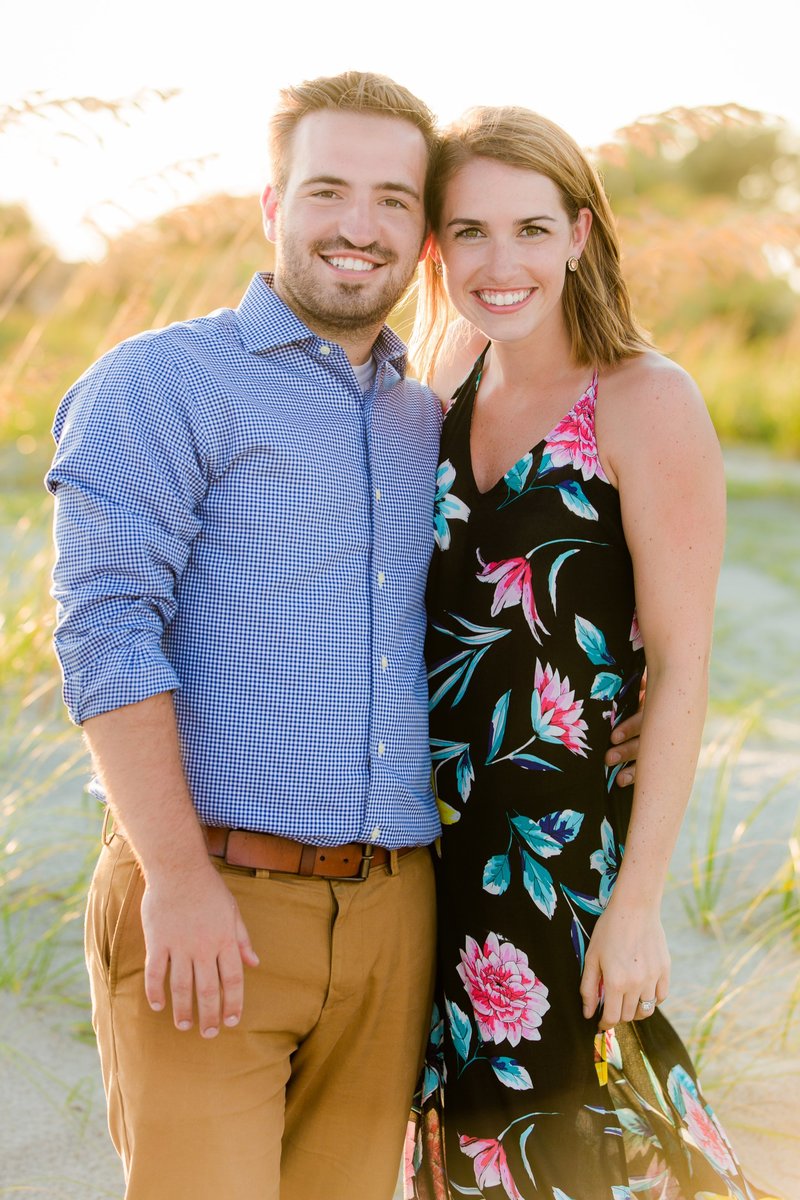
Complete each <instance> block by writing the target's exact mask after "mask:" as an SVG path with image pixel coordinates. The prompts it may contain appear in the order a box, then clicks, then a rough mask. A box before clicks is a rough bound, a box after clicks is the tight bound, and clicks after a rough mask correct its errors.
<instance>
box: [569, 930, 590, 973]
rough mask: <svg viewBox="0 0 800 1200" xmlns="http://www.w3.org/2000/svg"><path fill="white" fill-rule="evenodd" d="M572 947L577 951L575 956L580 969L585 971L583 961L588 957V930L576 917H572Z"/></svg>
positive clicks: (570, 932)
mask: <svg viewBox="0 0 800 1200" xmlns="http://www.w3.org/2000/svg"><path fill="white" fill-rule="evenodd" d="M569 936H570V941H571V942H572V949H573V950H574V951H575V957H576V958H577V960H578V964H579V967H580V970H581V971H583V963H584V960H585V958H586V930H585V929H584V928H583V926H582V925H581V923H580V922H579V921H578V920H577V918H576V917H573V918H572V926H571V928H570V931H569Z"/></svg>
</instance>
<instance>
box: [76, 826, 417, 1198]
mask: <svg viewBox="0 0 800 1200" xmlns="http://www.w3.org/2000/svg"><path fill="white" fill-rule="evenodd" d="M215 861H216V860H215ZM219 869H220V870H221V872H222V873H223V875H224V877H225V882H226V884H227V885H228V887H229V888H230V890H231V892H232V893H233V895H234V896H235V898H236V901H237V903H238V905H239V908H240V910H241V913H242V917H243V918H244V922H245V924H246V926H247V929H248V931H249V933H250V937H251V939H252V942H253V946H254V948H255V950H256V953H257V954H258V956H259V958H260V960H261V966H260V967H258V968H256V969H255V970H250V969H248V970H246V974H245V1002H244V1012H243V1015H242V1020H241V1023H240V1024H239V1026H237V1027H236V1028H235V1029H224V1028H223V1029H221V1030H220V1033H219V1036H218V1037H216V1038H214V1039H211V1040H204V1039H203V1038H201V1037H200V1035H199V1033H198V1032H197V1028H196V1027H195V1028H194V1029H192V1030H191V1031H189V1032H186V1033H180V1032H178V1031H177V1030H176V1029H175V1027H174V1025H173V1024H172V1014H171V1012H170V1011H169V1010H167V1011H165V1012H161V1013H154V1012H152V1011H151V1009H150V1008H149V1006H148V1005H147V1002H146V999H145V994H144V983H143V968H144V938H143V934H142V927H141V920H140V906H141V898H142V890H143V883H142V877H141V873H140V871H139V868H138V866H137V864H136V862H135V860H134V858H133V855H132V853H131V851H130V848H129V847H128V846H127V844H126V843H125V841H124V840H123V839H122V838H121V837H120V836H118V835H117V836H115V837H114V838H112V840H111V843H110V845H108V846H106V847H104V848H103V850H102V853H101V856H100V861H99V863H98V865H97V869H96V871H95V874H94V878H93V880H92V886H91V889H90V893H89V905H88V913H87V923H86V956H87V963H88V966H89V974H90V978H91V986H92V1007H93V1020H94V1026H95V1031H96V1033H97V1039H98V1045H99V1048H100V1058H101V1063H102V1069H103V1079H104V1083H105V1089H106V1096H107V1098H108V1114H109V1128H110V1130H111V1136H112V1138H113V1141H114V1144H115V1146H116V1148H117V1151H118V1152H119V1154H120V1156H121V1158H122V1160H123V1164H124V1167H125V1176H126V1180H127V1190H126V1193H125V1195H126V1200H277V1198H278V1197H279V1196H280V1197H281V1200H390V1198H391V1196H392V1194H393V1191H394V1187H395V1183H396V1180H397V1174H398V1169H399V1164H400V1158H401V1152H402V1143H403V1136H404V1132H405V1126H406V1120H407V1117H408V1112H409V1101H410V1098H411V1094H412V1091H413V1089H414V1084H415V1082H416V1077H417V1072H418V1069H419V1066H420V1062H421V1058H422V1053H423V1048H424V1042H425V1037H426V1033H427V1022H428V1017H429V1013H430V1004H431V994H432V977H433V950H434V938H435V919H434V894H433V880H432V864H431V860H430V854H429V852H428V851H427V850H424V849H423V850H419V851H417V852H415V853H412V854H408V855H405V856H404V857H403V858H401V859H400V860H399V863H398V864H397V870H396V873H394V874H392V873H391V871H390V869H389V868H386V867H384V868H381V869H379V870H373V872H372V873H371V875H370V877H369V879H367V880H366V881H365V882H364V883H345V882H341V883H340V882H330V881H326V880H320V879H301V878H299V877H296V876H289V875H277V874H273V875H271V876H270V877H268V878H257V877H255V876H254V875H253V874H252V873H250V872H248V871H243V870H240V869H238V868H232V867H227V866H225V865H224V864H219Z"/></svg>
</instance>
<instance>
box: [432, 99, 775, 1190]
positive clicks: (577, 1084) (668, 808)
mask: <svg viewBox="0 0 800 1200" xmlns="http://www.w3.org/2000/svg"><path fill="white" fill-rule="evenodd" d="M430 212H431V216H432V225H433V230H434V237H435V240H434V246H433V252H432V258H431V260H430V261H429V262H427V263H426V266H425V274H424V282H423V294H422V298H421V304H420V310H419V325H418V330H419V336H417V337H416V338H415V348H416V352H417V359H418V361H419V362H420V363H421V364H422V367H423V371H424V373H425V374H426V376H427V377H428V378H429V379H430V380H431V381H432V385H433V386H434V388H435V389H436V390H437V391H439V393H440V395H442V396H443V397H447V396H450V395H451V394H452V391H453V388H454V387H455V385H456V384H458V383H459V381H460V380H462V379H464V373H465V371H464V368H465V360H466V362H467V363H469V362H471V361H472V359H473V357H474V353H475V351H476V349H477V350H478V351H479V354H478V357H477V360H476V361H474V365H473V366H472V367H471V370H470V369H469V368H467V369H468V374H467V378H466V379H465V380H464V382H463V383H461V384H460V386H458V387H457V390H456V392H455V395H454V397H453V400H452V404H451V406H450V409H449V413H448V416H447V419H446V421H445V426H444V434H443V442H442V452H441V465H440V468H439V476H438V491H437V509H436V537H437V543H438V550H437V552H436V554H435V558H434V563H433V566H432V571H431V576H430V585H429V611H430V633H429V640H428V647H427V654H428V662H429V669H430V681H431V735H432V748H433V759H434V767H435V777H436V785H437V795H438V797H439V799H440V805H441V809H442V815H443V820H444V822H445V825H446V828H445V833H444V837H443V845H442V856H441V864H440V873H439V903H440V929H441V934H440V961H439V967H440V979H439V991H440V995H439V1001H438V1004H437V1010H436V1012H435V1014H434V1027H433V1032H432V1038H431V1047H432V1051H433V1053H432V1056H431V1059H430V1061H429V1063H428V1066H427V1069H426V1075H425V1087H424V1094H425V1105H424V1113H423V1120H422V1122H421V1137H420V1139H419V1143H418V1148H417V1161H418V1164H419V1162H420V1156H421V1167H420V1169H419V1171H418V1175H417V1188H418V1194H419V1195H422V1196H456V1195H458V1196H460V1195H472V1196H483V1195H485V1196H487V1197H502V1196H503V1195H506V1196H508V1197H510V1198H511V1200H519V1198H521V1197H524V1198H525V1200H527V1198H528V1197H547V1198H548V1200H624V1198H632V1197H633V1196H636V1197H642V1198H644V1200H701V1198H702V1200H711V1198H712V1197H736V1198H737V1200H750V1198H752V1197H754V1196H756V1195H760V1193H757V1192H755V1191H754V1190H753V1188H752V1186H751V1185H749V1184H748V1183H747V1181H746V1180H745V1179H744V1177H743V1176H742V1174H741V1171H740V1169H739V1166H738V1164H737V1162H736V1160H735V1158H734V1156H733V1153H732V1151H731V1149H730V1147H729V1145H728V1143H727V1141H726V1139H725V1136H724V1134H723V1133H722V1130H721V1129H720V1127H719V1125H718V1124H717V1122H716V1120H715V1118H714V1116H713V1114H712V1113H711V1111H710V1109H709V1108H708V1107H707V1106H706V1104H705V1101H704V1099H703V1097H702V1095H701V1093H700V1092H699V1090H698V1086H697V1082H696V1079H695V1076H694V1073H693V1071H692V1067H691V1063H690V1062H689V1060H688V1057H687V1054H686V1051H685V1050H684V1048H683V1046H682V1045H681V1043H680V1041H679V1039H678V1038H677V1036H676V1034H675V1033H674V1032H673V1030H672V1029H671V1027H670V1026H669V1024H668V1023H667V1021H666V1020H665V1018H664V1017H663V1016H662V1015H661V1013H660V1012H659V1011H658V1008H657V1005H658V1004H660V1003H661V1002H662V1001H663V1000H664V999H665V998H666V996H667V991H668V987H669V955H668V951H667V946H666V941H665V938H664V932H663V929H662V926H661V920H660V915H659V910H660V903H661V896H662V891H663V887H664V881H665V877H666V873H667V867H668V863H669V858H670V854H671V851H672V849H673V846H674V844H675V839H676V837H677V833H678V829H679V826H680V822H681V818H682V814H683V811H684V808H685V805H686V801H687V798H688V796H689V792H690V789H691V785H692V780H693V775H694V770H695V766H696V760H697V754H698V750H699V746H700V737H701V731H702V725H703V718H704V713H705V708H706V692H707V680H706V676H707V665H708V655H709V647H710V641H711V628H712V620H713V610H714V596H715V588H716V582H717V576H718V572H719V567H720V561H721V556H722V548H723V539H724V478H723V470H722V462H721V455H720V451H719V446H718V443H717V440H716V437H715V435H714V431H713V429H712V426H711V423H710V420H709V418H708V414H707V411H706V408H705V405H704V403H703V401H702V398H701V396H700V394H699V392H698V390H697V388H696V386H695V385H694V383H693V382H692V380H691V379H690V378H689V377H688V376H687V375H686V373H685V372H684V371H682V370H681V369H680V368H679V367H677V366H676V365H675V364H673V363H672V362H670V361H668V360H667V359H665V358H663V357H662V356H661V355H659V354H657V353H655V352H654V351H653V350H652V349H651V348H650V347H649V344H648V342H647V339H646V337H645V335H644V334H643V333H642V332H641V331H640V330H639V329H638V327H637V326H636V324H635V322H634V320H633V318H632V316H631V311H630V305H629V301H628V296H627V292H626V289H625V285H624V283H623V281H622V278H621V275H620V269H619V253H618V245H617V240H616V235H615V232H614V224H613V218H612V215H611V212H610V209H609V206H608V202H607V199H606V197H605V195H604V193H603V189H602V185H601V183H600V180H599V178H598V176H597V174H596V173H595V171H594V170H593V168H592V167H591V166H590V165H589V163H588V162H587V161H586V159H585V158H584V156H583V155H582V153H581V152H580V150H579V149H578V147H577V145H576V144H575V143H574V142H573V141H572V139H570V138H569V137H568V136H567V135H566V134H565V133H564V132H563V131H562V130H561V129H559V128H558V127H557V126H555V125H553V124H552V123H551V122H549V121H546V120H544V119H543V118H541V117H539V116H536V115H535V114H533V113H530V112H527V111H525V110H522V109H516V108H504V109H478V110H475V111H473V112H472V113H470V114H468V115H467V117H466V118H465V119H464V120H463V121H462V122H460V123H459V124H458V125H457V126H455V127H454V128H453V129H451V130H450V131H449V132H447V133H446V135H445V137H444V140H443V144H442V148H441V153H440V156H439V160H438V164H437V168H436V171H435V172H434V178H433V183H432V187H431V195H430ZM445 286H446V288H447V296H449V300H450V302H451V303H452V305H453V306H454V308H455V309H456V310H457V311H458V312H459V313H460V314H461V316H462V317H463V318H465V319H466V323H467V324H466V325H465V328H467V329H468V330H469V329H470V328H471V327H474V329H473V334H474V333H475V330H479V331H480V337H478V336H472V337H467V338H466V339H461V341H460V342H459V339H455V342H456V345H455V347H454V346H453V344H452V342H453V339H451V342H450V344H449V346H448V348H447V350H446V351H445V353H442V347H443V344H444V343H445V330H446V327H447V324H448V318H449V316H450V315H451V311H452V310H448V306H447V300H446V297H445V293H444V287H445ZM462 324H463V323H462ZM487 343H488V344H487ZM643 647H646V650H647V671H648V698H647V704H646V706H645V717H644V724H643V729H642V735H641V744H640V751H639V759H638V762H637V778H636V786H635V792H634V796H633V800H632V804H631V800H630V798H629V797H626V795H625V794H624V793H622V792H621V791H620V789H618V788H612V787H611V782H612V778H613V772H612V776H611V778H608V777H607V773H606V771H605V770H604V767H603V751H604V750H605V747H606V744H607V741H608V734H609V727H610V726H613V725H615V724H616V723H617V722H618V721H620V720H622V719H623V718H624V717H625V716H627V715H629V714H630V713H631V712H633V711H634V710H635V708H636V703H637V697H638V692H639V684H640V680H641V676H642V672H643V669H644V664H645V652H644V648H643ZM617 769H618V768H617ZM440 1108H443V1128H444V1138H443V1141H444V1147H443V1148H442V1146H441V1144H440V1142H439V1139H438V1136H437V1134H438V1119H439V1112H440ZM443 1157H444V1159H445V1160H446V1167H447V1174H446V1176H445V1175H444V1174H443V1172H442V1158H443Z"/></svg>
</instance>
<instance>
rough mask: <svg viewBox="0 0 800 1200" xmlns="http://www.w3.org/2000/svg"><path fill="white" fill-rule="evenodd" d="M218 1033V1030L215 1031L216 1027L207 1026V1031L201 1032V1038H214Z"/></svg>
mask: <svg viewBox="0 0 800 1200" xmlns="http://www.w3.org/2000/svg"><path fill="white" fill-rule="evenodd" d="M218 1033H219V1030H218V1029H217V1027H216V1025H209V1027H208V1029H204V1030H203V1037H204V1038H212V1037H216V1036H217V1034H218Z"/></svg>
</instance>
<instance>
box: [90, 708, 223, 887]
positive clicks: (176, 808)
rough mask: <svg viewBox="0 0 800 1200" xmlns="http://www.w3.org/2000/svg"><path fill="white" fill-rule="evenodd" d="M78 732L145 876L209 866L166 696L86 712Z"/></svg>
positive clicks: (176, 732) (173, 715)
mask: <svg viewBox="0 0 800 1200" xmlns="http://www.w3.org/2000/svg"><path fill="white" fill-rule="evenodd" d="M83 730H84V734H85V736H86V741H87V742H88V744H89V748H90V750H91V752H92V758H93V759H94V763H95V766H96V769H97V771H98V773H99V775H100V777H101V779H102V781H103V785H104V787H105V790H106V795H107V798H108V803H109V805H110V807H111V811H112V813H113V815H114V819H115V820H116V821H117V822H118V824H119V825H120V826H121V827H122V829H123V830H124V832H125V836H126V838H127V840H128V842H129V843H130V845H131V847H132V849H133V851H134V853H135V854H136V857H137V859H138V860H139V864H140V866H141V868H142V871H143V873H144V876H145V878H146V879H149V878H150V877H151V876H154V875H163V874H165V873H171V872H174V871H178V872H180V873H182V872H184V871H187V870H196V869H197V868H198V867H203V866H208V857H207V852H206V847H205V841H204V839H203V834H202V831H201V829H200V826H199V823H198V821H197V817H196V815H195V811H194V808H193V806H192V799H191V796H190V794H189V788H188V786H187V783H186V777H185V775H184V771H183V764H182V762H181V754H180V745H179V741H178V729H177V724H176V721H175V710H174V707H173V703H172V693H171V692H160V693H159V694H157V695H155V696H150V697H149V698H148V699H147V700H142V701H140V702H139V703H138V704H128V705H126V706H125V707H123V708H115V709H112V710H111V711H110V712H106V713H102V714H101V715H100V716H97V717H91V718H90V719H89V720H87V721H85V722H84V725H83Z"/></svg>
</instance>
